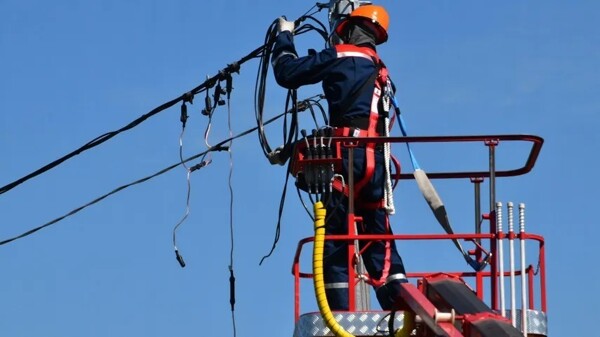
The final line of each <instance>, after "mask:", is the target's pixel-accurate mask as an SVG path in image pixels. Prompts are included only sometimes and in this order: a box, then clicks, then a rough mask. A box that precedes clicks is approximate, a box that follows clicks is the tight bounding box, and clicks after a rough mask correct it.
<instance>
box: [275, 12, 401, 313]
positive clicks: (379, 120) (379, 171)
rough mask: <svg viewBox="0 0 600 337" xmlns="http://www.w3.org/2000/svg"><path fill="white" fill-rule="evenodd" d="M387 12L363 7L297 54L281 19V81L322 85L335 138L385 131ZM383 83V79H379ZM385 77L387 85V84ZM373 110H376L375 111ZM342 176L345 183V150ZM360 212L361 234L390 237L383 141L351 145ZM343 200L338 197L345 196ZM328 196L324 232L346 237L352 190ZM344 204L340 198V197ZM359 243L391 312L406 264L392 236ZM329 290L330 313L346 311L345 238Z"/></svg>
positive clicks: (330, 244) (334, 256)
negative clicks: (331, 37)
mask: <svg viewBox="0 0 600 337" xmlns="http://www.w3.org/2000/svg"><path fill="white" fill-rule="evenodd" d="M388 23H389V16H388V14H387V12H386V11H385V9H384V8H383V7H381V6H376V5H364V6H360V7H358V8H357V9H355V10H354V11H352V12H351V13H350V15H349V16H348V17H347V18H345V19H344V20H342V21H341V22H340V23H339V25H338V26H337V27H336V28H335V33H336V35H337V37H338V38H339V39H338V40H339V41H340V42H341V43H338V44H336V45H335V46H333V47H330V48H326V49H324V50H322V51H320V52H316V51H315V52H312V51H311V52H309V55H307V56H303V57H298V53H297V52H296V49H295V47H294V39H293V31H294V28H295V27H294V22H291V21H287V20H286V19H285V18H284V17H281V18H279V21H278V32H279V33H278V35H277V37H276V41H275V45H274V48H273V57H272V65H273V69H274V73H275V79H276V80H277V83H278V84H279V85H281V86H282V87H285V88H288V89H296V88H298V87H300V86H303V85H308V84H315V83H318V82H322V86H323V92H324V94H325V97H326V99H327V102H328V108H329V121H330V127H332V128H333V130H334V131H333V135H334V136H349V137H352V136H360V137H369V136H379V135H382V134H383V130H384V123H383V117H384V114H385V113H387V112H385V111H380V110H382V109H380V107H381V106H382V105H383V104H381V102H380V98H379V96H382V97H383V95H382V91H384V89H387V90H390V89H392V88H391V85H390V83H391V82H390V81H387V79H386V78H383V77H385V74H386V73H387V69H386V68H385V66H384V65H383V62H381V61H380V60H379V57H378V56H377V53H376V46H377V45H379V44H382V43H384V42H386V41H387V38H388V34H387V29H388ZM376 82H379V84H376ZM382 82H384V83H382ZM372 110H375V111H372ZM342 156H343V158H344V159H345V160H344V161H343V162H344V165H342V166H343V169H342V170H343V172H342V174H343V175H344V176H345V178H346V181H347V178H348V177H347V172H348V160H347V156H348V153H347V150H343V153H342ZM353 167H354V177H355V181H356V184H355V189H354V191H355V194H354V195H355V200H354V202H355V215H356V216H359V217H362V219H363V221H362V223H361V224H359V226H358V228H357V229H358V233H359V234H391V233H392V232H391V229H390V225H389V220H388V213H387V212H386V210H385V208H384V207H383V205H382V200H383V197H384V183H385V178H386V174H385V173H384V172H385V165H384V153H383V151H382V149H381V146H379V145H375V144H369V145H365V146H361V147H357V148H356V149H355V150H354V163H353ZM340 198H341V199H340ZM327 199H328V203H327V204H326V208H327V222H326V234H347V233H348V227H347V208H348V204H347V195H345V194H344V193H343V191H337V192H334V193H333V195H332V196H330V197H329V198H327ZM340 201H343V202H340ZM366 244H367V243H366V242H361V247H362V248H364V247H366V249H365V250H364V252H363V254H362V257H363V260H364V264H365V267H366V269H367V272H368V275H369V280H370V283H371V284H372V285H373V286H374V287H375V289H376V294H377V299H378V301H379V304H380V305H381V307H382V309H384V310H391V309H392V306H393V304H394V300H395V298H396V297H397V296H398V294H399V286H398V285H399V283H401V282H407V280H406V276H405V270H404V265H403V262H402V259H401V258H400V255H399V254H398V251H397V248H396V244H395V242H394V241H393V240H389V241H375V242H370V243H369V244H368V246H366ZM323 263H324V278H325V289H326V295H327V300H328V303H329V306H330V308H331V309H332V310H348V306H349V305H348V296H349V294H348V243H347V242H345V241H339V240H337V241H334V240H327V241H326V243H325V251H324V261H323Z"/></svg>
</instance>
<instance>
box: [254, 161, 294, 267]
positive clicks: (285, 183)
mask: <svg viewBox="0 0 600 337" xmlns="http://www.w3.org/2000/svg"><path fill="white" fill-rule="evenodd" d="M291 167H292V162H291V161H290V162H289V163H288V169H287V174H286V175H285V182H284V183H283V191H281V199H280V200H279V211H278V214H277V226H276V227H275V238H274V239H273V245H272V246H271V250H270V251H269V253H268V254H267V255H265V256H263V257H262V258H261V259H260V262H259V263H258V265H259V266H260V265H262V263H263V261H264V260H265V259H266V258H268V257H270V256H271V254H273V252H274V251H275V248H276V247H277V242H279V236H280V234H281V217H282V216H283V206H284V205H285V196H286V194H287V186H288V181H289V179H290V175H291V174H290V173H291Z"/></svg>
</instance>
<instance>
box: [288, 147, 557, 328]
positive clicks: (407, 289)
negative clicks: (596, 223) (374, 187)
mask: <svg viewBox="0 0 600 337" xmlns="http://www.w3.org/2000/svg"><path fill="white" fill-rule="evenodd" d="M347 140H348V138H345V137H333V141H332V143H334V144H336V147H337V146H339V144H343V143H345V142H346V141H347ZM505 141H511V142H518V141H520V142H527V143H531V149H530V152H529V155H528V157H527V159H526V161H525V164H524V165H523V166H521V167H517V168H514V169H509V170H502V171H496V169H495V154H494V151H495V148H496V147H497V146H498V145H499V144H500V143H501V142H505ZM352 142H353V143H352V146H356V144H360V143H362V142H370V143H384V142H389V143H436V142H437V143H448V142H482V143H483V144H484V145H485V146H488V147H490V155H489V156H490V170H489V171H467V172H429V171H428V173H427V176H428V177H429V178H430V179H457V178H469V179H471V181H478V182H481V181H482V179H483V178H489V179H490V209H491V210H490V212H489V213H488V214H483V215H482V216H481V217H482V220H485V221H488V222H489V233H486V234H482V233H475V234H469V233H463V234H452V235H450V234H412V235H398V234H396V235H357V233H356V232H355V230H354V226H348V230H349V232H348V235H327V236H326V240H344V241H347V242H348V248H349V249H348V263H349V266H350V267H349V268H348V269H349V280H356V279H357V278H356V274H355V271H354V268H352V267H351V264H352V261H353V260H354V254H355V250H354V246H353V244H352V242H353V241H354V240H357V239H360V240H401V241H402V240H404V241H424V240H427V241H429V240H452V239H458V240H466V241H471V242H474V243H479V242H482V240H484V241H485V242H487V243H488V245H489V250H490V253H491V254H492V256H493V258H492V259H491V261H490V271H477V272H476V271H471V270H469V271H432V272H427V271H425V272H409V273H408V274H407V277H408V278H411V279H414V278H425V277H429V276H431V275H433V274H439V273H440V272H443V273H444V274H447V275H449V276H450V277H463V278H464V277H469V278H474V279H475V291H476V294H477V296H478V297H479V298H480V299H483V297H484V293H485V289H484V281H485V280H488V281H489V283H490V290H489V296H490V302H491V308H492V309H495V310H498V295H499V294H498V282H499V281H498V278H499V272H498V247H497V239H504V238H507V237H508V238H511V237H512V238H514V239H518V240H526V241H536V242H537V243H538V256H539V260H538V266H537V267H536V271H534V266H532V265H529V266H528V267H527V269H526V272H525V275H522V273H521V271H520V270H516V271H515V275H517V276H519V277H521V278H522V279H523V280H526V281H527V288H528V292H527V293H528V302H529V308H530V309H533V308H534V307H535V303H536V301H535V299H536V298H535V294H536V293H537V292H535V291H534V290H535V289H536V287H535V284H536V282H535V281H536V277H537V279H538V282H539V296H540V303H541V310H542V311H544V312H546V310H547V307H546V280H545V278H546V265H545V246H544V239H543V237H542V236H540V235H536V234H529V233H526V232H525V233H519V234H515V233H502V232H498V233H497V230H496V214H495V211H494V204H495V179H496V177H511V176H518V175H523V174H526V173H528V172H530V171H531V170H532V169H533V167H534V165H535V162H536V160H537V157H538V155H539V153H540V150H541V147H542V145H543V139H542V138H541V137H538V136H533V135H481V136H436V137H373V138H352ZM301 144H302V143H301ZM299 153H300V152H299V150H298V149H296V152H295V155H294V159H295V161H296V162H294V163H293V167H294V170H293V171H294V172H297V171H299V170H301V169H302V167H303V166H302V165H304V164H307V163H310V162H309V160H307V159H304V158H303V157H302V156H301V155H300V154H301V153H300V154H299ZM315 160H317V161H318V162H315V163H317V164H319V163H321V161H323V160H322V159H312V161H313V162H314V161H315ZM332 160H334V162H333V163H334V165H339V158H334V159H332ZM394 178H396V179H414V176H413V175H412V173H399V172H397V173H396V174H395V177H394ZM356 220H359V221H360V218H358V217H355V216H354V214H348V223H354V221H356ZM480 224H481V223H479V225H480ZM477 226H478V224H476V231H479V229H477ZM313 240H314V239H313V238H312V237H308V238H304V239H302V240H301V241H300V242H299V244H298V247H297V249H296V254H295V256H294V262H293V266H292V274H293V275H294V317H295V320H296V321H297V320H298V319H299V317H300V279H302V278H312V276H313V275H312V274H311V273H306V272H302V271H301V270H300V256H301V252H302V247H303V246H304V245H305V244H306V243H309V242H312V241H313ZM483 252H484V250H483V248H482V247H481V246H480V245H478V244H476V247H475V249H474V250H472V251H469V253H470V254H472V255H474V256H475V258H476V259H477V260H478V261H481V259H482V256H483V255H482V253H483ZM538 271H539V272H538ZM507 274H508V272H504V275H505V276H506V275H507ZM354 286H355V282H349V298H350V300H349V307H350V311H354V309H355V308H356V307H355V303H356V298H355V293H354ZM402 287H403V290H404V291H403V292H402V297H403V300H404V302H405V303H406V304H407V305H408V306H409V307H410V310H412V311H413V312H415V313H417V314H419V315H420V316H421V317H423V316H427V317H433V316H432V315H433V314H434V311H432V310H435V308H434V307H433V308H432V306H433V305H432V304H431V302H429V301H428V300H427V298H425V296H424V295H423V294H422V293H421V292H420V291H419V289H417V288H416V287H415V286H413V285H411V284H410V283H407V284H403V285H402ZM484 318H486V317H483V316H481V315H479V316H477V315H476V316H473V317H470V318H467V320H466V321H469V320H470V321H475V320H478V319H484ZM425 321H427V318H426V319H425ZM466 321H465V322H466ZM425 323H428V324H427V325H428V326H430V325H431V324H430V323H431V322H425ZM434 326H436V327H437V328H435V327H434V328H432V327H431V326H430V328H431V329H432V331H434V332H435V331H436V330H435V329H441V330H443V335H447V336H462V334H460V332H458V330H456V328H454V326H453V325H452V324H445V323H443V322H442V323H440V322H437V323H436V324H434ZM455 330H456V331H455ZM437 332H440V333H441V331H437Z"/></svg>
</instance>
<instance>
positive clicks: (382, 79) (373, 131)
mask: <svg viewBox="0 0 600 337" xmlns="http://www.w3.org/2000/svg"><path fill="white" fill-rule="evenodd" d="M335 49H336V51H337V56H338V58H342V57H362V58H365V59H368V60H371V61H373V63H375V65H376V66H377V69H378V74H377V77H376V79H375V88H374V90H373V98H372V100H371V112H370V114H369V125H368V128H367V129H366V130H363V129H359V128H355V127H336V128H334V131H333V135H334V136H336V137H378V136H381V135H380V134H379V132H378V126H379V125H381V124H380V123H381V114H380V113H379V106H380V105H379V101H380V98H381V94H382V92H383V88H384V86H386V85H387V81H388V71H387V68H386V67H385V65H384V64H383V62H381V60H380V59H379V56H378V55H377V53H376V52H375V51H374V50H373V49H371V48H367V47H357V46H354V45H350V44H340V45H337V46H336V47H335ZM376 146H377V145H376V144H375V143H367V144H365V159H366V163H365V174H364V176H363V178H362V179H361V180H359V181H358V182H356V183H355V185H354V191H355V196H357V195H359V193H360V191H361V190H362V188H363V187H365V185H367V183H368V182H369V181H370V180H371V177H372V176H373V173H374V172H375V148H376ZM392 161H393V163H394V166H395V168H396V172H397V173H399V172H400V164H399V162H398V161H397V160H396V158H393V157H392ZM333 187H334V188H335V189H336V190H338V191H340V192H342V193H344V194H345V195H346V196H347V195H348V190H347V188H345V186H343V185H342V183H341V181H338V180H336V181H334V184H333ZM356 202H357V203H358V204H357V206H359V207H361V208H367V209H377V208H382V207H383V206H385V205H384V204H383V200H381V201H379V202H375V203H372V202H371V203H368V202H362V201H360V199H358V200H356Z"/></svg>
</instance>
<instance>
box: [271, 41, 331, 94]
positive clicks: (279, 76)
mask: <svg viewBox="0 0 600 337" xmlns="http://www.w3.org/2000/svg"><path fill="white" fill-rule="evenodd" d="M336 58H337V53H336V51H335V49H333V48H328V49H325V50H323V51H321V52H318V53H315V54H312V55H308V56H304V57H298V53H297V52H296V48H295V47H294V41H293V35H292V33H291V32H289V31H282V32H281V33H280V34H279V35H278V36H277V39H276V40H275V47H274V48H273V57H272V61H271V62H272V64H273V70H274V73H275V79H276V80H277V83H278V84H279V85H281V86H282V87H284V88H288V89H296V88H298V87H300V86H302V85H305V84H314V83H318V82H320V81H322V80H323V79H324V78H325V77H326V76H327V75H328V74H329V67H330V66H331V65H332V64H333V63H334V62H335V60H336Z"/></svg>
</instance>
